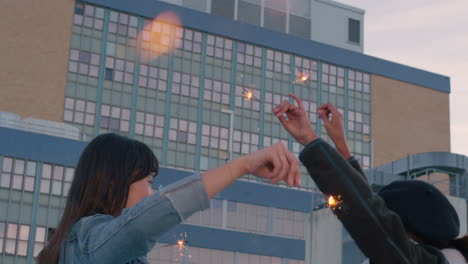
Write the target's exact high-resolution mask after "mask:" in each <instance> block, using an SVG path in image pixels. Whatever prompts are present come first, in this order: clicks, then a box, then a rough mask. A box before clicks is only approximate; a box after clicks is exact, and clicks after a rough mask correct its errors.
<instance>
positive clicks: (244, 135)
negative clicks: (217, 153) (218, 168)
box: [232, 130, 259, 155]
mask: <svg viewBox="0 0 468 264" xmlns="http://www.w3.org/2000/svg"><path fill="white" fill-rule="evenodd" d="M232 148H233V152H235V153H238V154H241V155H245V154H248V153H251V152H255V151H257V150H258V148H259V135H258V133H249V132H245V131H240V130H234V136H233V147H232Z"/></svg>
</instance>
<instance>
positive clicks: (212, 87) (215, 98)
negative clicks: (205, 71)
mask: <svg viewBox="0 0 468 264" xmlns="http://www.w3.org/2000/svg"><path fill="white" fill-rule="evenodd" d="M236 96H237V94H236ZM203 99H204V100H205V101H211V102H214V103H218V104H223V105H230V104H231V84H230V83H227V82H222V81H217V80H212V79H207V78H205V90H204V92H203Z"/></svg>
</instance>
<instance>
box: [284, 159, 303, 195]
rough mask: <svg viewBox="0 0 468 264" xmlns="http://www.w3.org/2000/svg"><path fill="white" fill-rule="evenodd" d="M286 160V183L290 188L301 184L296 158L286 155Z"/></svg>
mask: <svg viewBox="0 0 468 264" xmlns="http://www.w3.org/2000/svg"><path fill="white" fill-rule="evenodd" d="M285 156H286V158H287V159H288V163H289V166H290V167H289V173H288V176H287V178H286V179H287V183H288V184H289V185H291V186H297V185H300V184H301V172H300V170H299V161H298V160H297V159H296V157H295V156H294V155H293V154H292V153H291V152H289V151H288V152H287V153H286V155H285Z"/></svg>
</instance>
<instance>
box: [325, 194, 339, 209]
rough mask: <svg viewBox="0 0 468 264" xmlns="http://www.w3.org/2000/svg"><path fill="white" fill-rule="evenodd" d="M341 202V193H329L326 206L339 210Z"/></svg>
mask: <svg viewBox="0 0 468 264" xmlns="http://www.w3.org/2000/svg"><path fill="white" fill-rule="evenodd" d="M341 203H343V200H341V195H337V196H333V195H330V196H329V197H328V200H327V206H328V207H330V208H331V209H332V210H336V209H338V210H340V209H341Z"/></svg>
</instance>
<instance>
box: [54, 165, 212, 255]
mask: <svg viewBox="0 0 468 264" xmlns="http://www.w3.org/2000/svg"><path fill="white" fill-rule="evenodd" d="M208 207H209V200H208V195H207V193H206V190H205V186H204V184H203V183H202V181H201V178H200V175H198V174H196V175H193V176H191V177H188V178H185V179H183V180H181V181H178V182H176V183H174V184H171V185H169V186H167V187H166V188H163V189H162V190H160V191H158V192H156V193H155V194H153V195H151V196H149V197H146V198H145V199H143V200H141V201H140V202H138V203H137V204H135V205H134V206H132V207H131V208H126V209H124V210H123V211H122V214H121V215H120V216H118V217H113V216H110V215H102V214H96V215H92V216H87V217H83V218H81V219H80V220H79V221H77V222H76V223H75V224H74V225H73V226H72V228H71V230H70V232H69V234H68V236H67V239H66V240H65V241H64V242H62V245H61V248H60V257H59V264H85V263H99V264H106V263H109V264H118V263H122V264H124V263H131V264H134V263H148V262H147V260H146V254H147V253H148V252H149V251H151V249H152V248H153V247H154V245H155V244H156V242H157V240H158V238H159V237H160V236H161V235H163V234H164V233H166V232H167V231H169V230H170V229H171V228H173V227H174V226H176V225H177V224H179V223H180V222H181V221H183V220H185V219H187V218H188V217H189V216H190V215H192V214H193V213H195V212H198V211H201V210H204V209H206V208H208Z"/></svg>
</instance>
